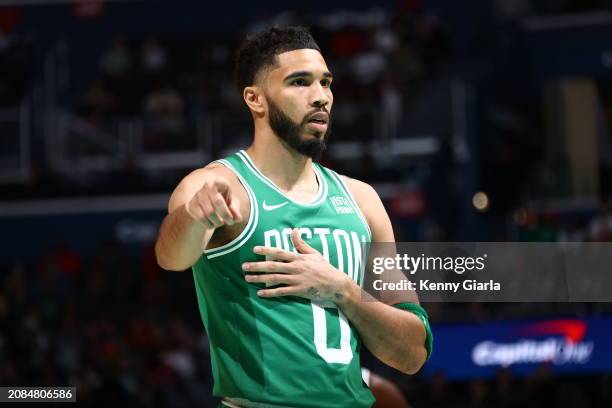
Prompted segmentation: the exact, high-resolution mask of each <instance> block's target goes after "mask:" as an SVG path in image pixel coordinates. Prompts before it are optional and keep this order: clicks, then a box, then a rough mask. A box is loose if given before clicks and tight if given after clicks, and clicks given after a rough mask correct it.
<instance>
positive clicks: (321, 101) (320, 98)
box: [310, 84, 330, 108]
mask: <svg viewBox="0 0 612 408" xmlns="http://www.w3.org/2000/svg"><path fill="white" fill-rule="evenodd" d="M313 88H314V89H313V91H312V93H311V100H310V104H311V105H312V106H314V107H316V108H322V107H325V106H327V105H328V104H329V100H330V97H329V95H328V93H327V92H326V91H325V89H324V88H323V87H322V86H321V84H316V85H314V86H313Z"/></svg>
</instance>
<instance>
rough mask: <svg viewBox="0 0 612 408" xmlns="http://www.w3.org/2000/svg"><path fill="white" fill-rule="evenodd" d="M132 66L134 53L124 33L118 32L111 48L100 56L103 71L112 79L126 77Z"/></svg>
mask: <svg viewBox="0 0 612 408" xmlns="http://www.w3.org/2000/svg"><path fill="white" fill-rule="evenodd" d="M131 68H132V55H131V53H130V51H129V50H128V48H127V44H126V39H125V36H124V35H123V34H117V35H116V36H115V39H114V40H113V44H112V46H111V48H109V49H108V50H107V51H106V52H105V53H104V54H102V56H101V58H100V69H101V70H102V73H103V74H105V75H107V76H108V77H109V78H111V79H115V78H122V77H125V76H126V75H127V74H128V72H129V70H130V69H131Z"/></svg>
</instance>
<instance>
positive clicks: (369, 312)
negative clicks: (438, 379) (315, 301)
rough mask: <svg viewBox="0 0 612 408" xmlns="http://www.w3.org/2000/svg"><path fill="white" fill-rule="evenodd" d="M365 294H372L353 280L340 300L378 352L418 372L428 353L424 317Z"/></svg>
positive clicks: (403, 368)
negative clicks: (420, 317) (366, 297)
mask: <svg viewBox="0 0 612 408" xmlns="http://www.w3.org/2000/svg"><path fill="white" fill-rule="evenodd" d="M362 295H363V296H368V297H369V296H370V295H368V294H367V293H365V292H363V291H362V290H361V288H360V287H359V286H357V285H356V284H355V283H354V282H352V281H351V282H350V284H349V288H348V289H347V290H346V291H345V295H344V297H343V299H342V301H340V302H336V303H337V304H338V306H339V307H340V309H341V310H342V312H343V313H344V315H345V316H346V317H347V318H348V319H349V320H350V322H351V323H352V324H353V326H354V327H355V328H357V331H358V332H359V336H360V337H361V340H362V341H363V344H364V345H365V346H366V347H367V348H368V350H370V352H371V353H372V354H374V356H376V357H377V358H378V359H379V360H380V361H382V362H383V363H385V364H387V365H389V366H391V367H393V368H395V369H398V370H400V371H402V372H404V373H406V374H414V373H416V372H417V371H418V370H419V369H420V368H421V366H422V365H423V364H424V363H425V359H426V356H427V351H426V349H425V336H426V334H425V328H424V327H423V323H422V322H421V320H420V319H419V318H418V317H417V316H415V315H414V314H412V313H410V312H407V311H405V310H401V309H397V308H394V307H392V306H389V305H386V304H384V303H381V302H379V301H376V300H374V299H373V298H371V297H370V299H369V300H368V301H366V300H365V298H363V299H362Z"/></svg>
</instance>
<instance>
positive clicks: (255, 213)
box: [204, 159, 259, 259]
mask: <svg viewBox="0 0 612 408" xmlns="http://www.w3.org/2000/svg"><path fill="white" fill-rule="evenodd" d="M216 162H217V163H221V164H222V165H224V166H225V167H227V168H228V169H230V170H231V171H233V172H234V174H236V177H238V180H239V181H240V183H241V184H242V185H243V186H244V188H245V190H246V192H247V195H248V196H249V201H250V204H251V211H250V214H249V221H248V222H247V225H246V226H245V227H244V229H243V230H242V232H241V233H240V234H239V235H238V236H237V237H236V238H234V239H233V240H231V241H230V242H228V243H227V244H225V245H222V246H220V247H218V248H211V249H205V250H204V254H206V257H207V258H209V259H211V258H216V257H218V256H221V255H225V254H227V253H230V252H232V251H234V250H235V249H237V248H240V247H241V246H242V245H244V243H245V242H246V241H247V240H248V239H249V238H250V237H251V235H253V232H255V228H256V227H257V223H258V221H259V209H258V204H257V198H256V197H255V193H254V192H253V190H252V189H251V187H250V186H249V185H248V184H247V182H246V181H245V180H244V179H243V178H242V176H241V175H240V173H238V171H237V170H236V169H235V168H234V166H232V165H231V164H230V163H229V162H228V161H227V160H225V159H221V160H216Z"/></svg>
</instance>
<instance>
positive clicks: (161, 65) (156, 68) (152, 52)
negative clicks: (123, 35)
mask: <svg viewBox="0 0 612 408" xmlns="http://www.w3.org/2000/svg"><path fill="white" fill-rule="evenodd" d="M140 63H141V65H142V69H143V71H144V73H145V75H148V76H155V75H159V74H161V73H162V72H163V71H164V70H165V69H166V64H167V55H166V50H165V49H164V48H163V47H162V46H161V45H160V43H159V40H158V39H157V37H155V36H154V35H150V36H149V37H147V39H146V41H145V42H144V44H143V45H142V47H141V50H140Z"/></svg>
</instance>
